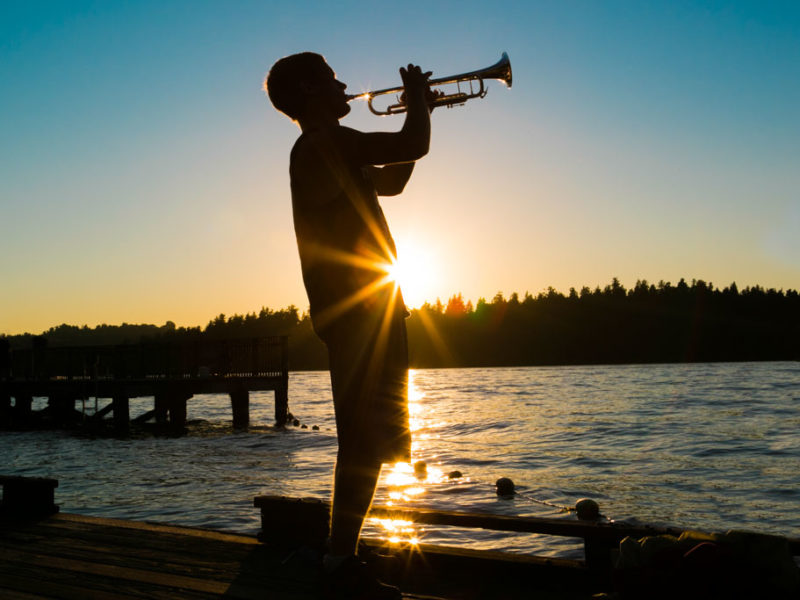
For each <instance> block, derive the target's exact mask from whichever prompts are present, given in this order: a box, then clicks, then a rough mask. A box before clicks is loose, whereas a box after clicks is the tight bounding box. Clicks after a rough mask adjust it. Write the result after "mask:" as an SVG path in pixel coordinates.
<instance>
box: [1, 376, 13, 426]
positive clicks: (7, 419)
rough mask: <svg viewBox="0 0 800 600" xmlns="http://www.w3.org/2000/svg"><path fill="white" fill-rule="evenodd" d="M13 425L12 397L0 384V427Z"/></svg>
mask: <svg viewBox="0 0 800 600" xmlns="http://www.w3.org/2000/svg"><path fill="white" fill-rule="evenodd" d="M10 423H11V396H10V395H9V394H8V393H7V392H6V391H5V390H4V389H2V384H1V383H0V427H5V426H6V425H9V424H10Z"/></svg>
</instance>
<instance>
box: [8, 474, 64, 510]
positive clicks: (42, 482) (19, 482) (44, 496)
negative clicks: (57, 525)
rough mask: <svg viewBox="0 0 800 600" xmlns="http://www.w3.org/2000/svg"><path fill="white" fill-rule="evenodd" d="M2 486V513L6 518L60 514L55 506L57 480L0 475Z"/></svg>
mask: <svg viewBox="0 0 800 600" xmlns="http://www.w3.org/2000/svg"><path fill="white" fill-rule="evenodd" d="M0 485H1V486H2V487H3V503H2V504H1V505H0V512H1V513H2V514H3V515H4V516H8V515H13V516H24V517H34V516H43V515H49V514H53V513H56V512H58V506H57V505H56V504H55V488H57V487H58V480H56V479H50V478H47V477H20V476H17V475H0Z"/></svg>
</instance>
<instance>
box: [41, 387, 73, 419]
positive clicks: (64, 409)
mask: <svg viewBox="0 0 800 600" xmlns="http://www.w3.org/2000/svg"><path fill="white" fill-rule="evenodd" d="M47 407H48V409H49V412H50V417H51V418H52V419H53V421H54V422H55V423H56V424H57V425H64V424H66V423H71V422H73V421H75V420H76V414H75V398H74V397H72V396H70V395H68V394H53V395H52V396H48V398H47Z"/></svg>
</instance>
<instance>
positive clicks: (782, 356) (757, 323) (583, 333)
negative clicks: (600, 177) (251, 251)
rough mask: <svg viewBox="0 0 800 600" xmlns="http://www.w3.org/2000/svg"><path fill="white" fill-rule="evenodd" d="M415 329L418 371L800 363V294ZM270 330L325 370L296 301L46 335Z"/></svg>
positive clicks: (671, 290) (704, 294)
mask: <svg viewBox="0 0 800 600" xmlns="http://www.w3.org/2000/svg"><path fill="white" fill-rule="evenodd" d="M407 325H408V333H409V354H410V361H411V365H412V367H417V368H434V367H496V366H534V365H574V364H619V363H659V362H661V363H663V362H671V363H679V362H718V361H760V360H800V294H798V292H797V291H796V290H788V291H783V290H775V289H764V288H762V287H760V286H753V287H747V288H745V289H743V290H739V289H738V288H737V286H736V284H735V283H733V284H731V285H729V286H727V287H725V288H723V289H719V288H715V287H714V286H713V285H712V284H710V283H706V282H704V281H702V280H693V281H692V282H691V284H689V283H687V282H686V281H685V280H683V279H681V280H680V281H679V282H678V283H677V284H676V285H672V284H671V283H669V282H664V281H661V282H659V283H658V284H650V283H648V282H647V281H643V280H640V281H637V282H636V285H635V286H634V287H632V288H630V289H626V288H625V287H624V286H623V285H622V284H620V282H619V281H618V280H617V279H616V278H615V279H614V280H613V281H612V282H611V283H610V284H609V285H607V286H605V287H604V288H600V287H596V288H594V289H590V288H588V287H584V288H582V289H580V290H576V289H574V288H572V289H570V291H569V293H568V294H563V293H561V292H559V291H556V290H555V289H553V288H548V289H547V290H545V291H543V292H541V293H539V294H537V295H535V296H534V295H531V294H529V293H526V294H525V295H524V297H522V298H520V297H519V295H518V294H516V293H514V294H511V296H510V297H509V298H505V297H504V296H503V295H502V294H500V293H498V294H496V295H495V296H494V298H492V299H491V300H485V299H483V298H481V299H479V300H478V302H477V303H476V304H475V305H473V304H472V303H471V302H465V301H464V299H463V297H462V295H461V294H455V295H453V296H452V297H451V298H450V299H449V300H448V301H447V302H446V303H442V302H441V301H438V300H437V301H436V303H434V304H429V303H428V304H425V305H423V306H422V307H420V308H418V309H414V310H412V311H411V316H410V317H409V319H408V321H407ZM269 335H288V336H289V367H290V369H292V370H307V369H325V368H327V353H326V350H325V346H324V345H323V344H322V342H321V341H320V340H319V339H318V338H317V337H316V335H315V334H314V332H313V329H312V327H311V320H310V318H309V316H308V314H307V313H301V312H300V310H299V309H298V308H297V307H295V306H289V307H287V308H283V309H279V310H272V309H269V308H262V309H261V310H260V311H259V312H257V313H255V312H254V313H249V314H246V315H232V316H226V315H224V314H220V315H218V316H217V317H215V318H213V319H211V320H210V321H209V323H208V324H207V325H206V326H205V327H200V326H197V327H176V325H175V324H174V323H172V322H170V321H168V322H167V323H165V324H164V325H161V326H157V325H132V324H127V323H123V324H122V325H98V326H97V327H93V328H90V327H87V326H85V325H84V326H82V327H79V326H74V325H67V324H63V325H59V326H57V327H52V328H51V329H49V330H48V331H46V332H44V333H43V334H42V336H43V337H45V338H46V339H47V343H48V345H49V346H51V347H54V346H87V345H107V344H124V343H136V342H140V341H144V340H148V341H164V342H169V341H185V340H188V339H196V338H197V337H202V338H206V339H227V338H245V337H260V336H269ZM33 337H35V336H34V335H33V334H27V333H26V334H21V335H12V336H2V337H0V339H5V340H7V341H8V343H9V345H10V347H11V348H12V349H13V348H26V347H30V346H31V344H32V339H33Z"/></svg>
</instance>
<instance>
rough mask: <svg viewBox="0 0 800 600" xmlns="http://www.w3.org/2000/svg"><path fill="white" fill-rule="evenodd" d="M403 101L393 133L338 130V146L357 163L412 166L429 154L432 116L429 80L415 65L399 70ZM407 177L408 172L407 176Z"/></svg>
mask: <svg viewBox="0 0 800 600" xmlns="http://www.w3.org/2000/svg"><path fill="white" fill-rule="evenodd" d="M400 76H401V77H402V78H403V86H404V88H405V101H406V109H407V110H406V120H405V122H404V123H403V127H402V129H400V131H397V132H395V133H382V132H379V133H362V132H360V131H356V130H354V129H349V128H347V127H341V128H339V129H340V135H341V140H340V141H341V143H342V144H343V146H344V149H345V152H346V153H347V154H348V155H349V156H350V157H351V158H352V159H354V160H355V161H356V164H360V165H362V166H366V165H394V164H397V163H413V162H414V161H416V160H418V159H420V158H422V157H423V156H425V155H426V154H427V153H428V148H429V146H430V140H431V116H430V109H429V107H428V101H427V96H428V95H429V94H430V91H429V87H428V78H429V77H430V72H427V73H423V72H422V70H421V69H420V68H419V67H417V66H414V65H408V69H403V68H401V69H400ZM409 174H410V173H409Z"/></svg>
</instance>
